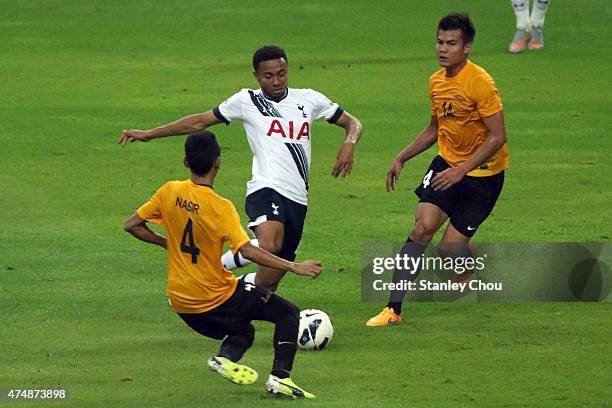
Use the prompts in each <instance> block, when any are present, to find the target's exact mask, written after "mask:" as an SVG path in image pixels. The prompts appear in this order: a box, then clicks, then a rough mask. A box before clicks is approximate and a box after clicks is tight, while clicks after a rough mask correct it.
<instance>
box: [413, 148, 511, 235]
mask: <svg viewBox="0 0 612 408" xmlns="http://www.w3.org/2000/svg"><path fill="white" fill-rule="evenodd" d="M450 167H451V166H450V165H449V164H448V163H447V162H446V161H445V160H444V159H443V158H442V157H440V156H436V157H435V158H434V159H433V160H432V162H431V164H430V165H429V168H428V169H427V172H426V173H425V176H424V177H423V180H422V181H421V184H419V186H418V187H417V188H416V190H415V191H414V192H415V193H416V195H417V196H418V197H419V199H420V202H421V203H431V204H435V205H436V206H438V207H440V208H441V209H442V211H444V212H445V213H446V214H448V217H449V219H450V223H451V224H452V226H453V227H455V229H457V231H459V232H460V233H462V234H463V235H465V236H467V237H472V236H474V234H475V233H476V230H477V229H478V227H479V226H480V224H482V223H483V222H484V220H485V219H486V218H487V217H488V216H489V214H491V211H493V207H494V206H495V203H496V202H497V198H498V197H499V194H500V193H501V190H502V187H503V185H504V172H503V171H502V172H500V173H497V174H494V175H492V176H485V177H472V176H465V177H464V178H463V179H462V180H461V181H460V182H459V183H457V184H455V185H454V186H452V187H450V188H449V189H447V190H445V191H440V190H438V191H435V190H434V189H433V188H432V187H431V181H432V180H433V178H434V177H435V175H436V174H437V173H440V172H442V171H444V170H446V169H448V168H450Z"/></svg>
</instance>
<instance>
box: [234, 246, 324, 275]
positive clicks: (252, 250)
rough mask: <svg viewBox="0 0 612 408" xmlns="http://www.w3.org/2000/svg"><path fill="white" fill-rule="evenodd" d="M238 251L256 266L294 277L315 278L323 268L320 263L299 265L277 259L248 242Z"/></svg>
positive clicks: (305, 262) (311, 262)
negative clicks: (286, 272) (289, 273)
mask: <svg viewBox="0 0 612 408" xmlns="http://www.w3.org/2000/svg"><path fill="white" fill-rule="evenodd" d="M238 251H239V252H240V254H241V255H242V256H243V257H245V258H246V259H248V260H250V261H252V262H254V263H256V264H258V265H262V266H266V267H268V268H274V269H280V270H284V271H291V272H293V273H295V274H296V275H301V276H312V277H313V278H317V277H318V276H319V275H320V274H321V272H322V271H323V266H322V265H321V262H320V261H304V262H301V263H296V262H289V261H287V260H286V259H283V258H279V257H277V256H276V255H273V254H271V253H269V252H268V251H266V250H263V249H261V248H259V247H256V246H255V245H253V244H251V243H250V242H247V243H246V244H244V245H243V246H241V247H240V249H238Z"/></svg>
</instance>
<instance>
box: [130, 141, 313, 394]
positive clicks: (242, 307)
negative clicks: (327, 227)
mask: <svg viewBox="0 0 612 408" xmlns="http://www.w3.org/2000/svg"><path fill="white" fill-rule="evenodd" d="M220 154H221V149H220V147H219V144H218V143H217V140H216V138H215V136H214V135H213V134H212V133H210V132H201V133H196V134H193V135H191V136H189V137H188V138H187V141H186V142H185V160H184V163H185V166H186V167H188V168H189V169H190V171H191V177H190V179H188V180H184V181H170V182H168V183H166V184H165V185H164V186H163V187H162V188H160V189H159V190H158V191H157V192H156V193H155V194H154V195H153V197H151V199H150V200H149V201H148V202H147V203H145V204H144V205H143V206H142V207H140V208H139V209H138V210H137V211H136V213H135V214H134V215H132V216H131V217H130V219H129V220H128V221H127V222H126V223H125V230H126V231H127V232H129V233H130V234H132V235H133V236H134V237H136V238H138V239H140V240H142V241H145V242H148V243H150V244H155V245H159V246H162V247H164V248H166V249H167V252H168V286H167V294H168V301H169V302H170V305H171V307H172V309H173V310H174V311H175V312H176V313H177V314H178V315H179V316H180V317H181V319H183V320H184V321H185V323H187V324H188V325H189V327H191V328H192V329H193V330H195V331H196V332H198V333H200V334H202V335H204V336H206V337H210V338H213V339H217V340H223V342H222V343H221V349H220V350H219V353H218V355H216V356H214V357H211V358H210V359H209V360H208V367H209V368H210V369H211V370H213V371H215V372H217V373H218V374H219V375H221V376H223V377H225V378H227V379H229V380H230V381H232V382H234V383H237V384H252V383H253V382H255V380H256V379H257V373H256V372H255V370H253V369H252V368H250V367H247V366H244V365H241V364H238V363H237V362H238V361H239V360H240V359H241V358H242V356H243V355H244V353H245V352H246V351H247V349H248V348H249V347H250V346H251V344H253V339H254V337H255V329H254V327H253V325H252V324H251V321H252V320H264V321H268V322H272V323H274V325H275V332H274V362H273V364H272V372H271V374H270V376H269V378H268V380H267V382H266V384H265V388H266V390H267V391H268V392H270V393H273V394H279V395H286V396H289V397H293V398H314V395H313V394H312V393H309V392H307V391H305V390H303V389H302V388H300V387H298V386H297V385H295V383H294V382H293V381H292V380H291V378H290V373H291V368H292V365H293V359H294V357H295V352H296V346H297V345H296V341H297V337H298V327H299V310H298V308H297V307H296V306H295V305H293V304H292V303H290V302H288V301H287V300H285V299H283V298H281V297H280V296H278V295H276V294H273V293H270V292H269V291H267V290H265V289H263V288H260V287H256V286H255V285H253V284H250V283H244V282H242V281H238V280H237V279H236V278H235V277H234V275H233V274H232V273H231V272H229V271H227V270H226V269H224V268H223V266H222V265H221V261H220V258H221V253H222V251H223V245H224V243H227V244H228V246H229V247H230V248H231V250H232V251H233V252H234V253H236V252H239V253H240V254H242V256H244V257H245V258H247V259H249V260H252V261H253V262H255V263H257V264H260V265H263V266H266V267H269V268H275V269H283V270H285V269H286V270H290V271H292V272H294V273H295V274H297V275H302V276H311V277H313V278H316V277H317V276H319V274H320V273H321V270H322V267H321V263H320V262H318V261H306V262H303V263H294V262H289V261H287V260H285V259H281V258H278V257H276V256H274V255H272V254H270V253H269V252H266V251H265V250H263V249H260V248H258V247H256V246H254V245H252V244H251V243H250V242H249V237H248V236H247V234H246V233H245V232H244V230H243V228H242V226H241V225H240V218H239V216H238V213H237V212H236V208H235V207H234V205H233V204H232V203H231V202H230V201H229V200H227V199H225V198H223V197H221V196H219V195H218V194H217V193H215V191H214V190H213V182H214V180H215V177H216V175H217V172H218V170H219V166H220V164H221V157H220ZM147 222H155V223H160V224H164V227H165V230H166V237H163V236H161V235H159V234H157V233H156V232H154V231H152V230H151V229H150V228H149V227H148V226H147Z"/></svg>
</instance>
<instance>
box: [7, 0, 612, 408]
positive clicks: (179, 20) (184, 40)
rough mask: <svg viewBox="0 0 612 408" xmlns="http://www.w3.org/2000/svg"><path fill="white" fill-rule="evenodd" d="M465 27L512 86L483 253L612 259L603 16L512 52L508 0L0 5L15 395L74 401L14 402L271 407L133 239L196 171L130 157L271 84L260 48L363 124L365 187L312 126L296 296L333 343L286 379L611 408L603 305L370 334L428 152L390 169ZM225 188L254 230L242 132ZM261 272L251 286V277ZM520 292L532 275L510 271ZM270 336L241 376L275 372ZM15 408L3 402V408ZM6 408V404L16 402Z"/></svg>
mask: <svg viewBox="0 0 612 408" xmlns="http://www.w3.org/2000/svg"><path fill="white" fill-rule="evenodd" d="M458 7H460V8H461V9H465V10H467V11H469V12H470V14H471V16H472V17H473V19H474V21H475V24H476V28H477V31H478V33H477V36H476V42H475V44H474V50H473V54H472V60H473V61H474V62H476V63H477V64H480V65H482V66H483V67H485V68H486V69H487V70H488V71H489V72H490V73H491V74H492V75H493V77H494V78H495V79H496V82H497V85H498V87H499V89H500V91H501V94H502V98H503V100H504V104H505V115H506V123H507V130H508V137H509V148H510V154H511V165H512V168H511V169H510V170H509V171H508V174H507V178H506V185H505V188H504V191H503V193H502V197H501V199H500V200H499V202H498V204H497V206H496V208H495V211H494V214H493V215H492V216H491V217H490V218H489V220H488V221H487V222H486V223H485V225H484V226H483V228H481V229H480V231H479V233H478V234H477V236H476V238H475V241H476V242H610V241H611V237H612V235H611V234H612V231H611V226H612V217H611V214H612V213H611V212H610V203H612V188H611V187H612V185H611V184H612V183H611V182H610V180H611V178H610V173H611V172H612V165H611V164H610V163H611V162H610V152H611V151H612V138H611V137H610V129H611V125H612V123H611V122H612V121H611V117H612V114H611V113H612V112H611V110H610V105H611V103H612V99H611V94H610V79H609V77H608V73H607V69H608V68H609V67H610V66H611V64H612V54H610V53H609V38H610V37H611V34H612V31H611V29H610V25H609V21H610V20H611V19H612V11H611V10H612V9H611V8H610V7H609V4H608V1H605V0H589V1H581V2H575V1H569V0H554V1H553V2H552V4H551V6H550V10H549V12H548V15H547V17H546V27H545V33H546V48H545V49H544V50H543V51H541V52H525V53H524V54H521V55H510V54H508V53H507V52H506V49H507V46H508V43H509V41H510V39H511V37H512V34H513V32H514V15H513V12H512V9H511V6H510V2H509V1H507V0H497V1H490V0H474V1H464V2H461V4H457V2H452V1H445V0H436V1H421V2H415V1H381V2H374V1H368V0H353V1H337V2H330V1H327V2H323V1H310V2H304V1H288V2H276V3H264V2H255V1H234V0H231V1H224V2H213V1H195V0H184V1H178V2H161V1H160V2H158V1H151V0H143V1H134V0H121V1H119V0H108V1H93V0H91V1H89V0H88V1H85V0H70V1H68V0H65V1H60V0H31V1H2V2H1V6H0V34H1V35H0V38H2V41H0V51H1V55H2V57H1V58H0V72H1V78H2V85H1V87H0V89H1V92H0V101H1V103H0V106H1V109H0V122H1V123H2V131H1V132H0V145H1V148H0V149H1V153H0V184H1V185H2V191H1V194H0V208H1V216H0V255H1V256H0V313H1V316H2V317H1V319H0V388H1V387H15V388H37V387H38V388H40V387H46V388H49V387H51V388H67V389H68V390H69V393H70V397H69V400H68V401H67V402H63V403H55V404H47V403H41V402H37V403H29V404H28V403H25V404H24V403H20V404H19V405H16V406H22V407H27V406H71V407H72V406H74V407H195V406H201V407H244V406H257V407H260V406H261V407H268V406H270V407H272V406H285V405H287V404H290V402H287V401H277V400H275V399H272V398H270V397H268V396H267V395H266V394H265V393H264V391H263V381H262V380H260V381H259V382H258V383H257V384H256V385H253V386H244V387H239V386H236V385H234V384H231V383H229V382H228V381H225V380H223V379H221V378H218V377H217V376H214V375H213V374H211V373H209V372H208V370H207V369H206V368H205V365H204V361H205V359H206V358H207V357H208V356H210V355H211V354H213V353H215V352H216V351H217V349H218V343H217V342H215V341H212V340H209V339H206V338H203V337H201V336H199V335H197V334H195V333H194V332H192V331H191V330H190V329H189V328H188V327H187V326H186V325H184V324H183V323H182V322H181V321H180V320H179V319H178V318H177V317H176V316H174V315H173V314H172V313H171V312H170V311H169V310H168V307H167V304H166V301H165V297H164V288H165V273H166V272H165V254H164V253H163V252H162V251H160V250H158V249H157V248H153V247H150V246H147V245H145V244H142V243H140V242H137V241H136V240H134V239H132V238H131V237H130V236H129V235H128V234H125V233H124V232H123V231H122V224H123V222H124V220H125V219H126V218H127V217H128V216H129V215H130V214H131V213H132V212H133V211H134V209H135V208H137V207H138V206H139V205H140V204H141V203H142V202H143V201H144V200H146V199H147V198H148V197H149V196H150V195H151V194H152V193H153V192H154V191H155V190H156V189H157V188H158V187H159V186H160V185H162V184H163V183H164V182H165V181H166V180H170V179H181V178H185V177H186V176H187V173H186V171H185V170H184V169H183V168H182V167H181V159H182V144H183V141H184V139H183V138H178V137H177V138H168V139H163V140H158V141H154V142H152V143H148V144H131V145H130V146H128V147H127V148H126V149H121V148H120V147H118V145H117V144H116V141H117V139H118V137H119V135H120V131H121V129H122V128H149V127H152V126H156V125H158V124H161V123H165V122H168V121H170V120H174V119H176V118H178V117H181V116H183V115H186V114H189V113H195V112H200V111H204V110H207V109H209V108H212V107H214V106H216V104H218V103H219V102H221V101H222V100H223V99H224V98H225V97H227V96H229V95H231V94H232V93H234V92H235V91H237V90H238V89H240V88H243V87H251V86H255V82H254V80H253V78H252V75H251V67H250V58H251V56H252V52H253V51H254V50H255V49H256V48H257V47H259V46H261V45H263V44H266V43H277V44H280V45H282V46H283V47H285V48H286V50H287V52H288V56H289V63H290V86H293V87H310V88H315V89H317V90H320V91H322V92H324V93H326V94H327V95H328V96H330V97H331V98H332V99H333V100H335V101H338V102H339V103H340V104H341V105H342V106H343V107H344V108H345V109H346V110H348V111H350V112H351V113H353V114H355V115H356V116H357V117H359V118H360V119H361V120H362V122H363V123H364V125H365V134H364V138H363V140H362V141H361V143H360V144H359V146H358V148H357V152H356V159H355V164H354V170H353V174H352V175H351V176H350V178H348V179H345V180H335V179H333V178H332V177H331V176H330V175H329V173H330V171H331V168H332V166H333V163H334V161H335V155H336V150H337V147H338V146H339V145H340V143H341V142H342V139H343V132H342V130H341V129H339V128H336V127H334V126H329V125H327V124H326V123H324V122H323V123H320V124H317V125H315V127H314V129H313V133H314V140H313V164H312V175H311V190H310V200H311V202H310V203H311V204H310V207H309V214H308V219H307V222H306V229H305V232H304V237H303V243H302V247H301V253H300V258H301V259H307V258H320V259H322V261H323V262H324V264H325V268H326V270H325V272H324V274H323V275H322V276H321V278H320V279H318V280H316V281H310V280H305V279H298V278H297V277H294V276H288V277H287V278H286V279H285V280H284V281H283V284H282V287H281V294H282V295H284V296H286V297H287V298H289V299H291V300H292V301H294V302H295V303H296V304H297V305H298V306H300V307H301V308H307V307H313V308H320V309H323V310H325V311H327V312H328V313H329V314H330V315H331V317H332V320H333V322H334V326H335V330H336V334H335V338H334V340H333V342H332V343H331V345H330V347H329V349H327V350H325V351H323V352H309V353H304V352H300V353H299V354H298V357H297V359H296V363H295V370H294V373H293V377H294V379H295V380H296V382H297V383H298V384H301V385H303V386H304V387H305V388H307V389H309V390H312V391H313V392H315V393H316V394H317V399H316V400H314V401H312V402H306V401H304V402H300V404H303V405H304V406H305V405H306V404H308V406H313V407H319V406H321V407H365V406H367V407H370V408H373V407H446V406H449V407H450V406H453V407H464V406H465V407H603V406H606V405H608V404H610V401H612V391H611V390H612V387H611V385H612V384H611V372H612V365H611V363H610V355H611V354H612V340H611V337H610V333H612V320H611V316H612V307H611V305H610V304H609V303H505V304H501V303H497V304H493V303H488V304H487V303H470V304H466V303H412V304H407V305H406V306H405V309H406V313H405V318H406V322H405V324H403V325H401V326H398V327H392V328H383V329H379V330H371V329H367V328H366V327H365V325H364V323H365V321H366V320H367V318H369V317H370V316H371V315H372V314H373V313H376V312H377V311H378V310H379V308H380V307H381V306H382V305H381V304H379V303H362V302H361V301H360V294H359V288H360V275H359V265H360V248H361V245H362V244H363V243H367V242H389V241H395V242H400V241H403V240H404V239H405V237H406V236H407V234H408V231H409V230H410V227H411V225H412V221H413V217H414V208H415V204H416V197H415V196H414V194H413V193H412V190H413V188H414V186H415V185H416V184H417V183H418V181H419V179H420V177H421V176H422V174H423V171H424V170H425V168H426V165H427V164H428V162H429V161H430V160H431V158H432V156H433V155H434V154H435V153H436V151H435V148H432V149H431V150H430V151H428V152H426V153H424V154H423V155H422V156H419V157H418V158H417V159H415V160H414V161H413V162H410V163H408V164H407V167H406V168H405V169H404V172H403V174H402V179H401V182H400V184H399V186H398V187H399V188H398V189H397V190H396V191H395V192H394V193H386V192H385V191H384V179H385V173H386V171H387V169H388V165H389V164H390V161H391V158H392V157H393V155H394V154H395V153H397V152H398V151H399V150H400V149H401V148H402V147H403V146H404V145H405V144H407V143H408V142H409V141H410V140H412V138H413V137H414V136H415V135H416V134H417V132H418V131H420V130H421V129H422V128H423V127H424V126H425V125H426V124H427V120H428V116H429V103H428V97H427V92H428V90H427V78H428V76H429V74H430V73H431V72H433V71H434V70H435V69H437V65H436V59H435V55H434V41H435V27H436V24H437V21H438V20H439V18H440V17H441V16H442V15H444V14H445V13H447V12H449V11H452V10H454V9H456V8H458ZM213 131H215V132H216V133H217V135H218V136H219V138H220V141H221V143H222V146H223V166H222V170H221V173H220V175H219V177H218V179H217V190H218V191H219V192H220V193H221V194H222V195H224V196H226V197H228V198H230V199H231V200H232V201H234V202H235V203H236V206H237V207H238V209H239V211H240V212H241V216H242V217H243V221H245V216H244V212H243V210H242V208H243V203H244V184H245V182H246V181H247V180H248V178H249V176H250V158H251V157H250V153H249V150H248V146H247V143H246V139H245V136H244V131H243V129H242V126H241V125H240V124H233V125H232V126H230V127H227V128H225V127H222V126H219V127H216V128H214V129H213ZM249 270H252V268H251V269H249ZM516 273H517V274H521V273H533V271H521V270H517V271H516ZM271 341H272V328H271V326H270V325H267V324H257V337H256V342H255V344H254V346H253V348H252V349H251V350H250V351H249V352H248V353H247V355H246V356H245V358H244V360H243V361H244V362H245V364H249V365H251V366H253V367H254V368H256V369H257V370H258V371H259V372H260V375H261V378H264V377H266V375H267V372H268V370H269V367H270V365H271V359H272V346H271ZM0 405H1V404H0ZM9 405H10V404H8V405H7V406H9Z"/></svg>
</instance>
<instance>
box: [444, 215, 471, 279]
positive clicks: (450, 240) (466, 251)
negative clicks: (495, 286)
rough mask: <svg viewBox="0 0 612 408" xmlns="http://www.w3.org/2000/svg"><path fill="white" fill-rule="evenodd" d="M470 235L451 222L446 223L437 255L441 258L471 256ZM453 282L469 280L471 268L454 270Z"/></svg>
mask: <svg viewBox="0 0 612 408" xmlns="http://www.w3.org/2000/svg"><path fill="white" fill-rule="evenodd" d="M470 239H471V237H468V236H466V235H464V234H462V233H461V232H459V231H458V230H457V229H456V228H455V227H454V226H453V225H452V223H450V222H449V223H448V225H447V226H446V229H445V230H444V235H442V239H441V240H440V247H439V255H440V257H442V258H447V257H450V258H458V257H464V258H473V257H474V255H475V251H474V247H473V246H472V245H471V244H470ZM455 272H456V275H455V282H459V283H463V282H469V281H470V280H472V279H473V277H474V271H473V270H462V271H455Z"/></svg>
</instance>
